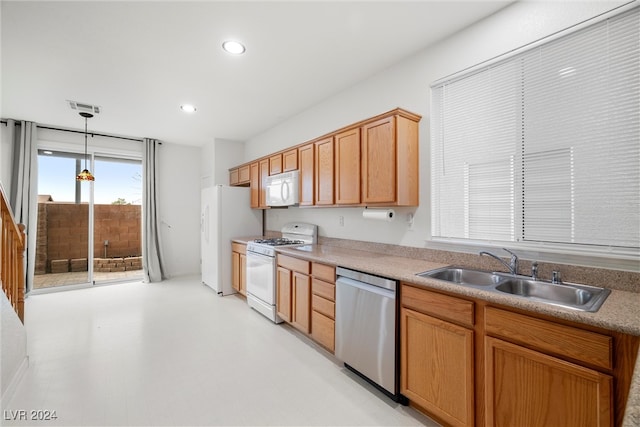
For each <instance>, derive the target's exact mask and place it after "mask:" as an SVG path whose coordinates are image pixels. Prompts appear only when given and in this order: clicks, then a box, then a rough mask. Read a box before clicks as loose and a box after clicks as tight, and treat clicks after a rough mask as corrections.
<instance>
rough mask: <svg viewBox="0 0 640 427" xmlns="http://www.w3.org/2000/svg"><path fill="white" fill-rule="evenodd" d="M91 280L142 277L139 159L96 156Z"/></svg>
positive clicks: (140, 167) (140, 177) (140, 171)
mask: <svg viewBox="0 0 640 427" xmlns="http://www.w3.org/2000/svg"><path fill="white" fill-rule="evenodd" d="M94 165H95V166H94V169H95V171H94V175H95V176H96V180H95V181H94V183H93V188H94V205H93V280H94V282H95V283H103V282H112V281H122V280H131V279H142V224H141V220H142V217H141V213H142V212H141V211H142V162H141V161H140V160H131V159H123V158H117V157H113V156H104V155H96V156H95V162H94Z"/></svg>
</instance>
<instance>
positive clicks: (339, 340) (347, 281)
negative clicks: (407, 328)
mask: <svg viewBox="0 0 640 427" xmlns="http://www.w3.org/2000/svg"><path fill="white" fill-rule="evenodd" d="M336 275H337V276H338V279H337V280H336V348H335V355H336V357H337V358H338V359H339V360H341V361H342V362H344V366H345V367H346V368H348V369H349V370H351V371H353V372H355V373H356V374H358V375H359V376H361V377H363V378H364V379H365V380H367V381H368V382H369V383H371V384H373V385H374V386H376V387H377V388H378V389H380V390H381V391H382V392H384V393H385V394H386V395H388V396H389V397H391V398H392V399H393V400H394V401H396V402H400V403H403V404H406V398H404V396H402V395H401V394H400V393H399V375H398V363H397V361H398V346H397V345H396V343H397V329H396V324H397V317H398V315H397V299H396V289H397V287H398V282H396V281H395V280H391V279H386V278H383V277H378V276H374V275H371V274H367V273H362V272H359V271H354V270H349V269H346V268H342V267H338V268H337V269H336Z"/></svg>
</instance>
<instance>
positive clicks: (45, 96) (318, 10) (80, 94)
mask: <svg viewBox="0 0 640 427" xmlns="http://www.w3.org/2000/svg"><path fill="white" fill-rule="evenodd" d="M511 1H512V0H498V1H479V0H475V1H410V2H399V1H386V2H384V1H368V2H367V1H358V2H339V1H333V2H326V1H325V2H311V1H297V2H294V1H288V2H271V1H258V2H246V1H233V2H220V1H199V2H179V1H161V2H146V1H134V2H126V1H111V2H109V1H107V2H98V1H71V2H55V1H43V2H33V1H2V2H1V7H2V115H3V117H5V118H15V119H21V120H31V121H36V122H38V123H41V124H47V125H54V126H61V127H71V128H76V129H79V128H83V125H84V123H83V120H82V119H81V118H80V117H79V116H78V114H77V112H75V111H74V110H71V109H70V108H69V107H68V105H67V104H66V101H65V100H74V101H79V102H84V103H89V104H96V105H99V106H101V107H102V109H103V111H102V113H101V114H99V115H97V116H96V117H95V118H93V119H90V121H89V129H90V130H93V131H96V132H105V133H111V134H118V135H126V136H133V137H151V138H157V139H161V140H163V141H167V142H173V143H178V144H188V145H195V146H199V145H202V144H204V143H205V142H207V141H213V140H214V139H215V138H224V139H231V140H239V141H243V140H247V139H249V138H251V137H252V136H255V135H257V134H259V133H261V132H263V131H265V130H267V129H269V128H271V127H273V126H275V125H277V124H278V123H279V122H281V121H284V120H286V119H287V118H289V117H291V116H294V115H296V114H297V113H299V112H301V111H303V110H305V109H307V108H309V107H311V106H313V105H315V104H317V103H319V102H321V101H322V100H323V99H325V98H327V97H330V96H331V95H333V94H336V93H338V92H340V91H342V90H344V89H345V88H348V87H349V86H352V85H354V84H355V83H357V82H358V81H361V80H363V79H365V78H367V77H369V76H372V75H374V74H376V73H378V72H380V71H381V70H383V69H385V68H387V67H389V66H391V65H392V64H394V63H396V62H398V61H400V60H402V59H404V58H406V57H408V56H410V55H412V54H414V53H416V52H418V51H420V50H422V49H424V48H426V47H427V46H428V45H430V44H432V43H433V42H434V41H437V40H440V39H442V38H444V37H446V36H448V35H450V34H453V33H455V32H457V31H459V30H460V29H462V28H464V27H467V26H468V25H470V24H471V23H473V22H475V21H478V20H480V19H482V18H484V17H485V16H488V15H490V14H492V13H494V12H495V11H497V10H498V9H500V8H502V7H504V6H506V5H507V4H508V3H510V2H511ZM231 38H233V39H238V40H241V41H242V42H244V43H245V44H246V46H247V52H246V54H245V55H242V56H231V55H229V54H226V53H225V52H224V51H222V49H221V44H222V42H223V41H224V40H226V39H231ZM183 103H192V104H194V105H196V107H197V108H198V111H197V112H196V113H195V114H191V115H189V114H186V113H184V112H182V111H181V110H180V108H179V106H180V105H181V104H183Z"/></svg>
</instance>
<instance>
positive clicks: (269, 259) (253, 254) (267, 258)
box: [247, 251, 275, 263]
mask: <svg viewBox="0 0 640 427" xmlns="http://www.w3.org/2000/svg"><path fill="white" fill-rule="evenodd" d="M248 258H255V259H259V260H261V261H267V262H269V263H271V262H272V261H273V260H275V257H272V256H268V255H262V254H259V253H257V252H251V251H247V259H248Z"/></svg>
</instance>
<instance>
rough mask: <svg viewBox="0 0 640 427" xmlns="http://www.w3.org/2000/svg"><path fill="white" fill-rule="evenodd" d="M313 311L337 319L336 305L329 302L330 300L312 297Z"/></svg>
mask: <svg viewBox="0 0 640 427" xmlns="http://www.w3.org/2000/svg"><path fill="white" fill-rule="evenodd" d="M311 309H312V310H315V311H317V312H318V313H321V314H324V315H325V316H327V317H329V318H331V319H335V312H336V303H335V302H333V301H329V300H328V299H324V298H322V297H320V296H318V295H312V296H311Z"/></svg>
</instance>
